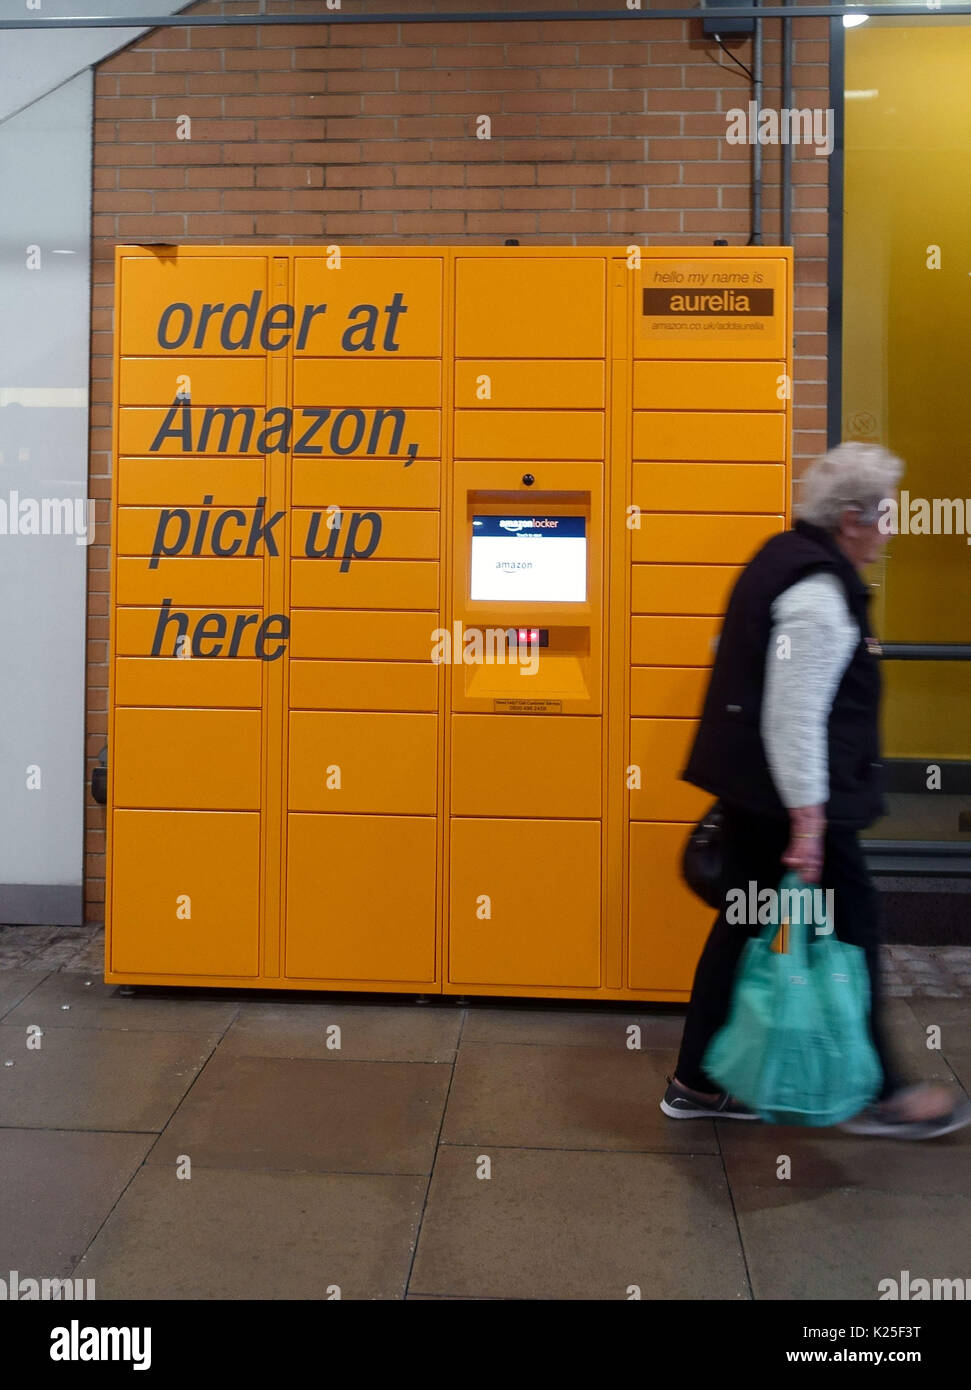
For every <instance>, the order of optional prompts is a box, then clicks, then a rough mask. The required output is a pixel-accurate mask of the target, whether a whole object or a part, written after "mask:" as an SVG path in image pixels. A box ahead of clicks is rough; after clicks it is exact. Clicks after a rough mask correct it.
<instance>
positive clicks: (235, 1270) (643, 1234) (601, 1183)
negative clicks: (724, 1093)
mask: <svg viewBox="0 0 971 1390" xmlns="http://www.w3.org/2000/svg"><path fill="white" fill-rule="evenodd" d="M102 954H103V944H102V938H101V933H100V931H99V930H98V929H96V928H92V927H84V928H64V927H50V928H46V927H6V928H0V1278H3V1279H6V1280H8V1281H9V1274H8V1271H15V1270H16V1271H17V1272H18V1277H19V1278H20V1280H23V1279H25V1278H28V1277H32V1278H37V1279H41V1278H67V1277H71V1276H73V1277H74V1278H78V1279H93V1280H94V1281H95V1283H94V1287H95V1294H96V1297H97V1298H98V1299H122V1298H124V1299H149V1298H161V1299H214V1298H225V1299H282V1298H297V1299H328V1298H336V1297H340V1298H344V1299H402V1298H408V1299H421V1300H443V1299H462V1300H468V1299H482V1300H485V1299H539V1300H551V1299H555V1300H560V1299H562V1300H575V1299H630V1298H632V1297H641V1298H643V1299H693V1298H703V1299H742V1300H753V1299H759V1300H764V1299H784V1300H788V1299H798V1298H808V1299H814V1300H843V1299H863V1300H875V1299H877V1298H878V1297H879V1292H878V1286H879V1283H880V1281H881V1280H885V1279H895V1280H898V1281H899V1280H900V1279H901V1275H902V1271H904V1270H907V1271H909V1277H910V1279H911V1281H913V1280H914V1279H916V1278H918V1277H923V1278H927V1279H934V1278H938V1279H948V1280H950V1279H969V1277H971V1265H969V1251H971V1195H969V1185H968V1174H969V1172H971V1164H969V1158H971V1128H969V1129H966V1130H963V1131H961V1132H960V1133H957V1134H953V1135H948V1136H945V1137H943V1138H940V1139H936V1140H932V1141H929V1142H925V1143H903V1142H899V1141H893V1140H889V1139H882V1140H881V1139H863V1138H859V1137H855V1136H852V1135H847V1134H843V1133H841V1132H839V1131H836V1130H815V1131H812V1130H805V1129H795V1128H782V1127H774V1126H768V1125H762V1124H752V1123H747V1124H746V1123H739V1122H737V1121H736V1122H732V1121H713V1120H696V1121H690V1122H689V1121H680V1122H679V1121H672V1120H669V1119H667V1118H666V1117H665V1116H664V1115H662V1114H661V1112H660V1110H659V1109H658V1100H659V1098H660V1095H661V1094H662V1092H663V1089H664V1085H665V1077H666V1075H667V1074H669V1073H670V1071H671V1069H672V1067H673V1065H674V1060H675V1056H676V1052H677V1046H678V1042H679V1039H680V1034H681V1026H682V1022H683V1017H684V1013H683V1009H681V1008H675V1007H671V1006H662V1005H634V1006H631V1005H628V1004H620V1005H614V1004H608V1005H589V1006H581V1005H577V1004H574V1003H567V1004H560V1003H547V1002H539V1001H518V1000H517V1001H510V1000H491V1001H488V1000H475V1001H468V1002H463V1003H455V1002H450V1001H441V1000H439V1001H434V1000H433V1001H432V1002H430V1003H428V1004H425V1005H420V1004H416V1003H415V1002H414V1000H413V999H412V998H411V997H402V998H389V997H388V996H386V995H382V996H363V995H353V996H344V995H340V996H337V995H320V994H317V995H310V994H299V995H295V994H292V993H284V992H280V993H274V994H272V995H262V994H257V993H255V992H246V991H240V992H238V993H236V992H234V993H227V992H222V991H200V990H186V991H179V990H147V991H139V992H137V993H136V994H134V995H131V996H126V995H123V994H121V992H120V991H119V989H118V988H117V987H115V986H111V985H105V984H104V983H103V982H102V980H101V961H102ZM886 977H887V987H888V991H889V993H890V995H891V998H890V1001H889V1022H890V1027H891V1030H892V1033H893V1035H894V1037H895V1040H896V1042H897V1046H898V1050H899V1052H900V1053H901V1055H902V1058H903V1059H904V1061H905V1064H906V1066H907V1067H908V1068H909V1070H910V1072H911V1074H912V1076H913V1078H914V1079H933V1080H940V1081H943V1082H946V1083H949V1084H950V1085H952V1086H954V1087H955V1088H957V1089H959V1090H960V1089H962V1088H963V1090H964V1091H965V1092H968V1091H971V1011H969V1008H968V1003H969V996H971V948H968V947H957V946H952V947H941V948H933V947H931V948H927V947H924V948H915V947H906V946H894V947H891V948H888V949H887V953H886ZM632 1029H634V1030H635V1031H634V1032H631V1030H632ZM634 1044H639V1045H637V1046H635V1045H634ZM967 1288H968V1289H969V1290H971V1282H969V1283H968V1285H967Z"/></svg>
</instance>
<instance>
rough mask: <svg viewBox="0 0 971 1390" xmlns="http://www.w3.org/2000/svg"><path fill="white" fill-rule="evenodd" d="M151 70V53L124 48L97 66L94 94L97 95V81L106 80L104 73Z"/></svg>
mask: <svg viewBox="0 0 971 1390" xmlns="http://www.w3.org/2000/svg"><path fill="white" fill-rule="evenodd" d="M151 71H152V55H151V53H143V52H141V51H140V50H139V49H135V48H129V49H126V50H125V51H124V52H123V53H116V54H115V56H114V57H113V58H106V59H105V61H104V62H103V63H102V64H101V66H100V67H99V69H98V71H97V73H96V75H95V95H98V83H99V82H101V81H102V80H106V74H115V73H121V72H151Z"/></svg>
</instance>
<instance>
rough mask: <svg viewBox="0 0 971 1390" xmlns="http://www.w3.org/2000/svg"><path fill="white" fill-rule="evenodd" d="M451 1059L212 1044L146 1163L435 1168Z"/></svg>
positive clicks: (398, 1169) (358, 1170) (305, 1169)
mask: <svg viewBox="0 0 971 1390" xmlns="http://www.w3.org/2000/svg"><path fill="white" fill-rule="evenodd" d="M450 1073H451V1068H450V1067H448V1066H445V1065H442V1064H440V1063H434V1062H344V1063H342V1064H341V1065H340V1066H335V1065H333V1064H332V1063H330V1062H318V1061H311V1060H305V1059H298V1060H284V1059H282V1058H274V1057H226V1056H221V1055H219V1054H217V1055H216V1056H215V1057H214V1058H213V1060H212V1062H211V1063H210V1064H209V1066H207V1067H206V1070H205V1072H204V1074H203V1075H202V1077H200V1079H199V1081H198V1082H197V1083H196V1085H195V1086H194V1087H193V1089H192V1092H191V1094H190V1095H189V1096H188V1098H187V1099H186V1101H185V1103H184V1104H183V1105H182V1106H181V1107H180V1109H179V1111H178V1113H177V1114H176V1115H175V1116H174V1118H173V1120H172V1122H171V1124H170V1125H169V1126H168V1128H167V1129H166V1130H165V1133H164V1134H163V1135H162V1137H161V1138H160V1140H159V1142H158V1144H157V1145H156V1146H155V1148H154V1149H153V1150H152V1153H151V1154H150V1155H149V1163H152V1164H165V1165H167V1166H170V1167H174V1166H175V1162H176V1159H177V1158H178V1157H179V1155H180V1154H188V1155H189V1156H190V1158H191V1159H192V1163H193V1165H194V1167H196V1168H201V1167H202V1168H250V1169H257V1168H262V1169H286V1170H290V1171H291V1172H317V1173H323V1172H345V1173H410V1174H415V1173H423V1174H428V1173H429V1172H430V1171H431V1167H432V1162H433V1160H434V1156H435V1145H436V1142H437V1139H438V1134H439V1130H440V1128H441V1120H442V1111H443V1109H444V1105H445V1096H446V1094H447V1091H448V1084H449V1076H450Z"/></svg>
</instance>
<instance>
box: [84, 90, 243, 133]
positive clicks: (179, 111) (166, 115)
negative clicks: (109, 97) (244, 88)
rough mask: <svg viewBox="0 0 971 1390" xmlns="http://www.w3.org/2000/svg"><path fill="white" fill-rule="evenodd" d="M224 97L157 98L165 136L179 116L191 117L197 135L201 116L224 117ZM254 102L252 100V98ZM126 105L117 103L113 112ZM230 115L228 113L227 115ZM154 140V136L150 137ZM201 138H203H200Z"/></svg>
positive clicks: (159, 116) (159, 120) (156, 115)
mask: <svg viewBox="0 0 971 1390" xmlns="http://www.w3.org/2000/svg"><path fill="white" fill-rule="evenodd" d="M223 100H224V99H223V98H222V97H218V96H217V97H199V96H193V97H187V96H186V95H185V94H184V93H183V95H182V96H180V97H156V98H155V101H154V103H153V104H154V107H155V112H154V114H155V117H156V119H157V121H158V122H160V123H161V122H163V121H164V122H165V127H166V128H165V132H164V135H165V137H166V138H167V137H168V134H169V131H170V129H171V127H170V126H169V124H168V121H171V120H176V119H177V118H178V117H179V116H191V117H192V124H193V134H195V125H196V120H197V118H198V117H200V116H222V115H223ZM250 100H252V98H250ZM122 105H124V103H123V102H120V101H119V102H117V103H116V104H115V105H114V106H112V108H111V109H112V112H117V110H118V107H119V106H122ZM226 114H227V115H228V114H229V113H228V112H227V113H226ZM148 138H149V139H154V138H155V137H154V136H149V137H148ZM200 138H201V137H200Z"/></svg>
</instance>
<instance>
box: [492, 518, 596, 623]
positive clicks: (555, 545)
mask: <svg viewBox="0 0 971 1390" xmlns="http://www.w3.org/2000/svg"><path fill="white" fill-rule="evenodd" d="M469 596H470V598H473V599H486V600H489V601H493V600H496V599H500V600H502V599H508V600H510V601H511V602H516V603H528V602H534V603H584V602H586V597H587V520H586V517H583V516H530V517H525V516H474V517H473V518H472V577H471V591H470V595H469Z"/></svg>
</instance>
